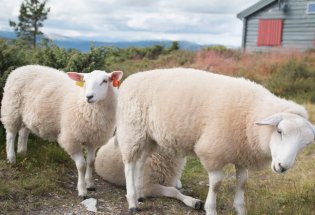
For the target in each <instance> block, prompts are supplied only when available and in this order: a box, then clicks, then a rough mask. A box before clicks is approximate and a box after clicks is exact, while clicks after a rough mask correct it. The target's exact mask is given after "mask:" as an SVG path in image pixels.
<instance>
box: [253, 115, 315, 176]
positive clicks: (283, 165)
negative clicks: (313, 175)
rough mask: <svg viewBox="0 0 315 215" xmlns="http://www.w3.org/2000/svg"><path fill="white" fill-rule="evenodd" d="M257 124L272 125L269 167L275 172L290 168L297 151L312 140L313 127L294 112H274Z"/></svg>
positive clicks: (314, 131)
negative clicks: (270, 161)
mask: <svg viewBox="0 0 315 215" xmlns="http://www.w3.org/2000/svg"><path fill="white" fill-rule="evenodd" d="M257 124H258V125H269V126H273V131H272V134H271V138H270V143H269V146H270V151H271V157H272V163H271V169H272V170H273V171H274V172H276V173H284V172H285V171H287V170H288V169H290V168H291V167H292V166H293V164H294V161H295V157H296V155H297V154H298V153H299V151H301V150H302V149H303V148H304V147H305V146H306V145H308V144H310V143H312V142H313V140H314V135H315V127H314V126H313V125H312V124H311V123H310V122H309V121H307V120H306V119H304V118H302V117H301V116H298V115H296V114H290V113H279V114H275V115H272V116H271V117H268V118H266V119H264V120H262V121H261V122H258V123H257Z"/></svg>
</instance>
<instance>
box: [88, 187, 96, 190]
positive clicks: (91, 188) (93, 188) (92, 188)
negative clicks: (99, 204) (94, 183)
mask: <svg viewBox="0 0 315 215" xmlns="http://www.w3.org/2000/svg"><path fill="white" fill-rule="evenodd" d="M86 189H87V190H88V191H96V188H95V187H88V188H86Z"/></svg>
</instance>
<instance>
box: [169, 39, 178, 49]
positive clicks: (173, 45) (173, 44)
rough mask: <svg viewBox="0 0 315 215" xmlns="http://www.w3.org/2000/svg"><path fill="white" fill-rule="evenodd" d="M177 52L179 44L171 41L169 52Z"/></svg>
mask: <svg viewBox="0 0 315 215" xmlns="http://www.w3.org/2000/svg"><path fill="white" fill-rule="evenodd" d="M177 50H179V44H178V42H177V41H173V42H172V45H171V47H170V48H169V52H172V51H177Z"/></svg>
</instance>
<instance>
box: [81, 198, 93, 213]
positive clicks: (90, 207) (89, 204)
mask: <svg viewBox="0 0 315 215" xmlns="http://www.w3.org/2000/svg"><path fill="white" fill-rule="evenodd" d="M81 204H82V205H84V206H85V207H86V209H87V210H88V211H92V212H94V213H96V212H97V208H96V204H97V200H96V199H94V198H89V199H85V200H84V201H82V202H81Z"/></svg>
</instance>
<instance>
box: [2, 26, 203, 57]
mask: <svg viewBox="0 0 315 215" xmlns="http://www.w3.org/2000/svg"><path fill="white" fill-rule="evenodd" d="M45 37H47V38H49V39H50V40H52V41H53V42H54V43H55V44H56V45H57V46H59V47H62V48H66V49H70V48H74V49H77V50H79V51H82V52H86V51H88V50H89V49H90V46H91V45H92V44H93V45H94V46H95V47H101V46H110V47H116V48H128V47H139V48H141V47H149V46H154V45H162V46H164V47H169V46H171V44H172V41H169V40H152V41H150V40H149V41H134V42H129V41H128V42H125V41H123V42H101V41H91V40H84V39H79V38H72V37H65V36H62V35H45ZM0 38H5V39H15V38H16V34H15V32H10V31H0ZM178 44H179V47H180V48H181V49H184V50H191V51H197V50H199V49H201V48H203V47H204V46H202V45H199V44H197V43H193V42H187V41H178Z"/></svg>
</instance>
